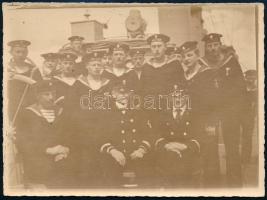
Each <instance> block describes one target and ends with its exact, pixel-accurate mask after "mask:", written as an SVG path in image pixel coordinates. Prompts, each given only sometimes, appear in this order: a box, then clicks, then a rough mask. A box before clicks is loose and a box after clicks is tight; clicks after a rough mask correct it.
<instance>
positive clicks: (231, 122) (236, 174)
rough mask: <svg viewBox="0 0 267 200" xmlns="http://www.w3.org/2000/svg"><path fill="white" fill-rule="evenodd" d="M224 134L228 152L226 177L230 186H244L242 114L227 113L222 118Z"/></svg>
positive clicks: (226, 152)
mask: <svg viewBox="0 0 267 200" xmlns="http://www.w3.org/2000/svg"><path fill="white" fill-rule="evenodd" d="M222 134H223V139H224V145H225V154H226V178H227V183H228V186H230V187H241V186H242V172H241V157H240V152H239V144H240V116H238V115H234V114H227V115H225V116H224V118H223V120H222Z"/></svg>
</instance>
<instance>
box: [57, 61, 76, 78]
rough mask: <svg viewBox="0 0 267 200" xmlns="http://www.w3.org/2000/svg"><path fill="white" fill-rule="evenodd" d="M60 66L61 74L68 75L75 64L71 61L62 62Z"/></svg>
mask: <svg viewBox="0 0 267 200" xmlns="http://www.w3.org/2000/svg"><path fill="white" fill-rule="evenodd" d="M60 65H61V70H62V73H64V74H66V75H70V74H71V73H72V72H73V70H74V65H75V62H74V61H71V60H62V61H61V63H60Z"/></svg>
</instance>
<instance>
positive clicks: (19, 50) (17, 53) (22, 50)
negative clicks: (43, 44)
mask: <svg viewBox="0 0 267 200" xmlns="http://www.w3.org/2000/svg"><path fill="white" fill-rule="evenodd" d="M10 54H11V55H12V57H13V59H14V60H15V61H17V62H22V61H24V60H25V59H26V58H27V56H28V48H27V47H12V48H11V50H10Z"/></svg>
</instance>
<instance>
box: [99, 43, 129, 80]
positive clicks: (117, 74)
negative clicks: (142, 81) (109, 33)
mask: <svg viewBox="0 0 267 200" xmlns="http://www.w3.org/2000/svg"><path fill="white" fill-rule="evenodd" d="M128 53H129V46H128V45H126V44H124V43H114V44H111V45H110V47H109V54H110V57H111V60H112V63H111V66H110V68H107V69H105V71H104V72H103V75H104V76H105V77H106V78H107V79H110V80H111V81H112V84H114V85H116V84H120V83H121V81H122V80H126V81H127V82H129V81H130V73H129V72H130V71H131V69H129V68H127V67H126V58H127V54H128Z"/></svg>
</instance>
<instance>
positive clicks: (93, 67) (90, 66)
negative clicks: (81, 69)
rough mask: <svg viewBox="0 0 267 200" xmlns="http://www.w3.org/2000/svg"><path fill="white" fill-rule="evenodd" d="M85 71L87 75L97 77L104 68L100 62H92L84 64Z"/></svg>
mask: <svg viewBox="0 0 267 200" xmlns="http://www.w3.org/2000/svg"><path fill="white" fill-rule="evenodd" d="M86 69H87V70H88V73H89V74H91V75H94V76H99V75H101V74H102V73H103V71H104V66H103V63H102V62H101V60H92V61H89V62H88V63H86Z"/></svg>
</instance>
